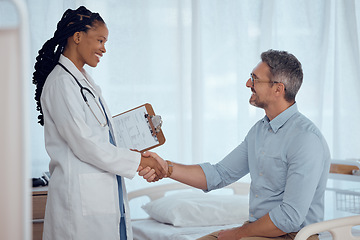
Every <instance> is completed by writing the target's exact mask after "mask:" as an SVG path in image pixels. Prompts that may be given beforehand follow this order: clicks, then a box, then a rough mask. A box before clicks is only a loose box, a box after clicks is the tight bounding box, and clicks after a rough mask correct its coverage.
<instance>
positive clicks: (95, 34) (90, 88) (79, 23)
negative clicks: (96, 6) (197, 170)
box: [33, 6, 166, 240]
mask: <svg viewBox="0 0 360 240" xmlns="http://www.w3.org/2000/svg"><path fill="white" fill-rule="evenodd" d="M107 39H108V29H107V27H106V25H105V23H104V20H103V19H102V18H101V17H100V15H99V14H98V13H92V12H90V11H89V10H88V9H86V8H85V7H83V6H82V7H79V8H78V9H76V10H71V9H68V10H67V11H66V12H65V13H64V14H63V16H62V18H61V20H60V21H59V23H58V24H57V30H56V31H55V33H54V36H53V37H52V38H51V39H49V40H48V41H47V42H46V43H45V44H44V45H43V47H42V49H41V50H40V51H39V55H38V57H37V58H36V60H37V62H36V64H35V72H34V74H33V83H34V84H35V85H36V92H35V100H36V101H37V110H38V111H40V115H39V117H38V118H39V123H40V124H41V125H43V126H44V132H45V147H46V150H47V152H48V154H49V156H50V158H51V161H50V165H49V167H50V173H51V181H50V183H49V191H48V199H47V204H46V212H45V223H44V233H43V239H45V240H50V239H51V240H58V239H64V240H65V239H66V240H70V239H75V240H78V239H86V240H91V239H94V240H95V239H96V240H98V239H117V240H118V239H121V240H123V239H132V231H131V225H130V214H129V206H128V202H127V196H126V190H125V185H124V181H123V177H127V178H133V177H134V175H135V174H136V172H137V171H138V170H139V169H143V168H146V167H147V168H148V169H149V167H150V168H151V169H153V170H152V171H153V172H156V173H154V175H153V177H154V178H156V179H159V178H162V177H164V175H165V174H166V171H165V170H164V169H163V166H162V165H160V164H159V163H158V162H157V161H156V160H155V159H154V158H152V157H145V156H142V155H141V154H140V153H137V152H134V151H130V150H128V149H122V148H118V147H116V146H115V145H116V139H115V137H114V135H113V133H112V131H113V129H112V119H111V117H110V116H111V114H110V111H109V109H108V108H107V106H106V104H105V101H104V99H103V97H102V95H101V90H100V88H99V86H97V85H96V84H95V82H94V80H93V79H92V78H91V77H90V76H89V75H88V74H87V72H86V71H85V70H84V68H83V67H84V65H85V64H87V65H89V66H91V67H96V66H97V64H98V63H99V61H100V59H101V57H102V56H103V54H104V53H105V52H106V50H105V43H106V41H107ZM120 176H121V177H120Z"/></svg>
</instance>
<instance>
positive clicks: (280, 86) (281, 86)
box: [275, 83, 285, 93]
mask: <svg viewBox="0 0 360 240" xmlns="http://www.w3.org/2000/svg"><path fill="white" fill-rule="evenodd" d="M276 85H277V86H276V89H275V91H276V92H278V93H281V92H285V85H284V84H283V83H276Z"/></svg>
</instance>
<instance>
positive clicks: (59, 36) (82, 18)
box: [32, 6, 104, 125]
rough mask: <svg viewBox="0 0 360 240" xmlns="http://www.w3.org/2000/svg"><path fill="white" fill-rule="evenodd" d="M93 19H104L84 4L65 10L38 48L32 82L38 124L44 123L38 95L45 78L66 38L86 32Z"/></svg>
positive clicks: (61, 50) (63, 47)
mask: <svg viewBox="0 0 360 240" xmlns="http://www.w3.org/2000/svg"><path fill="white" fill-rule="evenodd" d="M95 21H99V22H102V23H104V20H103V19H102V18H101V17H100V15H99V14H98V13H92V12H91V11H89V10H88V9H86V8H85V7H84V6H81V7H79V8H78V9H76V10H71V9H68V10H66V11H65V12H64V14H63V16H62V18H61V20H60V21H59V22H58V24H57V29H56V31H55V33H54V36H53V37H52V38H51V39H49V40H47V41H46V42H45V44H44V45H43V46H42V48H41V49H40V50H39V52H38V56H37V57H36V63H35V66H34V68H35V71H34V73H33V81H32V82H33V84H35V85H36V90H35V100H36V105H37V106H36V110H37V111H39V112H40V115H39V116H38V120H39V121H38V122H39V123H40V125H44V116H43V112H42V108H41V102H40V97H41V93H42V89H43V87H44V84H45V81H46V78H47V77H48V75H49V74H50V72H51V71H52V70H53V69H54V67H55V65H56V64H57V62H58V61H59V58H60V55H61V53H63V51H64V49H65V47H66V44H67V39H68V38H69V37H71V36H72V35H74V33H76V32H81V31H84V32H86V31H87V30H88V29H90V28H91V27H92V26H93V24H94V22H95Z"/></svg>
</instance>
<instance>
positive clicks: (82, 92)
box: [58, 62, 108, 127]
mask: <svg viewBox="0 0 360 240" xmlns="http://www.w3.org/2000/svg"><path fill="white" fill-rule="evenodd" d="M58 64H59V65H60V66H61V67H62V68H63V69H64V70H65V71H66V72H68V73H69V74H70V75H71V76H72V77H73V78H74V79H75V81H76V83H77V84H78V85H79V87H80V93H81V96H82V97H83V99H84V101H85V103H86V105H87V106H88V107H89V109H90V111H91V112H92V114H93V115H94V117H95V118H96V120H97V121H98V123H99V124H100V126H102V127H105V126H106V125H108V118H107V116H106V115H105V109H104V107H103V106H102V104H101V102H100V101H101V100H100V98H99V102H100V104H101V106H100V105H99V103H98V102H97V101H96V97H95V95H94V94H93V93H92V92H91V91H90V89H89V88H87V87H84V86H83V85H81V84H80V82H79V81H78V80H77V79H76V77H75V76H74V75H73V74H72V73H71V72H70V71H69V69H67V68H66V67H65V66H64V65H62V64H61V63H59V62H58ZM85 91H86V92H88V93H90V95H91V96H92V97H93V98H94V101H95V103H96V105H97V106H98V108H99V110H100V112H101V113H102V115H103V117H104V119H105V123H102V122H100V120H99V119H98V117H97V116H96V114H95V113H94V111H93V110H92V109H91V107H90V104H89V103H88V100H87V97H86V96H85Z"/></svg>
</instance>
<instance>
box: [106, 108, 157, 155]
mask: <svg viewBox="0 0 360 240" xmlns="http://www.w3.org/2000/svg"><path fill="white" fill-rule="evenodd" d="M147 114H148V112H147V110H146V107H145V106H141V107H139V108H136V109H133V110H131V111H128V112H125V113H123V114H120V115H117V116H115V117H114V118H113V125H114V134H115V139H116V145H117V146H118V147H122V148H127V149H135V150H138V151H142V150H144V149H149V148H151V147H153V146H156V145H159V140H158V138H157V136H156V135H153V134H152V131H151V126H150V124H149V122H148V118H146V117H145V116H146V115H147Z"/></svg>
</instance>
